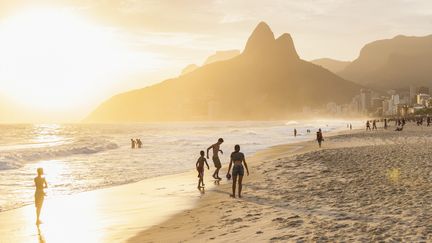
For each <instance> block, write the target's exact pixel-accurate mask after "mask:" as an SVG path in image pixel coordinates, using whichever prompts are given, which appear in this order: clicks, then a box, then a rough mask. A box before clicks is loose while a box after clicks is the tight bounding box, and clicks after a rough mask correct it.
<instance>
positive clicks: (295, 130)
mask: <svg viewBox="0 0 432 243" xmlns="http://www.w3.org/2000/svg"><path fill="white" fill-rule="evenodd" d="M294 137H297V129H295V128H294Z"/></svg>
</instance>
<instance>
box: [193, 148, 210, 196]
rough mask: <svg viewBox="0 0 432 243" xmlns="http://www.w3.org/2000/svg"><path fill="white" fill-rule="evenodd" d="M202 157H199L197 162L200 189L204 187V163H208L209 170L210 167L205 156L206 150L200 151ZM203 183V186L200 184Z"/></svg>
mask: <svg viewBox="0 0 432 243" xmlns="http://www.w3.org/2000/svg"><path fill="white" fill-rule="evenodd" d="M200 155H201V156H200V157H199V158H198V160H197V162H196V165H195V166H196V169H197V171H198V178H199V180H198V189H201V188H202V187H204V163H205V164H206V165H207V169H208V170H209V169H210V167H209V165H208V164H207V160H206V158H205V157H204V151H202V150H201V152H200ZM200 185H202V186H200Z"/></svg>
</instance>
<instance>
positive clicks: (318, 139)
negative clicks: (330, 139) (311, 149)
mask: <svg viewBox="0 0 432 243" xmlns="http://www.w3.org/2000/svg"><path fill="white" fill-rule="evenodd" d="M316 140H317V142H318V146H319V147H320V148H321V143H322V142H323V141H324V137H323V135H322V131H321V128H320V129H318V132H317V133H316Z"/></svg>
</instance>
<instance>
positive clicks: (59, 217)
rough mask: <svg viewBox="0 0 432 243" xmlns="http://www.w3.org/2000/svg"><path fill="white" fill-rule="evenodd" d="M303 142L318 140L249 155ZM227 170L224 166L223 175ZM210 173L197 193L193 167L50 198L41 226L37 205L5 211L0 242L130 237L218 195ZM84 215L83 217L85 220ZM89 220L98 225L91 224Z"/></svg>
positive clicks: (282, 151) (1, 217) (281, 150)
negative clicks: (36, 219) (37, 217)
mask: <svg viewBox="0 0 432 243" xmlns="http://www.w3.org/2000/svg"><path fill="white" fill-rule="evenodd" d="M341 130H343V129H342V128H341ZM353 131H354V130H353ZM345 132H346V131H345ZM348 132H349V131H348ZM340 133H343V132H341V131H340V130H339V129H338V130H335V131H332V132H329V133H328V135H327V136H326V137H329V136H334V135H335V134H340ZM330 134H333V135H330ZM304 143H314V141H313V140H312V141H306V142H305V141H302V142H295V143H289V144H284V145H275V146H271V147H269V148H266V149H263V150H259V151H258V152H255V153H254V155H253V156H251V157H250V158H251V159H252V160H251V159H249V161H250V162H249V163H251V162H252V161H253V160H254V159H253V158H255V157H256V158H263V157H262V156H266V154H267V155H268V154H269V153H270V154H274V153H275V152H274V151H278V153H280V156H284V154H285V153H290V152H289V151H288V152H287V151H285V149H286V148H287V147H291V148H292V149H294V150H299V149H301V147H302V146H303V145H302V144H304ZM270 151H272V152H270ZM260 156H261V157H260ZM251 164H253V162H252V163H251ZM224 169H225V170H226V168H224ZM225 170H222V173H224V172H225ZM210 171H211V170H210ZM210 171H206V179H205V180H206V184H207V187H206V189H207V193H206V194H200V193H199V192H197V190H196V182H197V181H196V174H195V173H196V172H195V171H194V170H192V171H189V172H184V173H180V174H174V175H166V176H161V177H155V178H149V179H144V180H141V181H138V182H134V183H129V184H123V185H118V186H113V187H108V188H102V189H98V190H93V191H87V192H81V193H77V194H73V195H67V196H62V197H58V198H47V199H46V201H45V205H44V208H43V212H42V220H43V221H44V219H45V221H44V224H42V225H41V227H40V228H37V227H36V226H35V225H34V217H35V216H34V206H33V205H27V206H24V207H20V208H16V209H12V210H7V211H3V212H1V213H0V235H1V236H0V242H10V241H13V242H29V241H34V239H35V238H38V239H39V240H40V241H42V240H44V241H48V242H53V241H54V242H56V241H60V240H61V241H62V242H65V239H68V241H67V242H80V240H86V241H91V242H95V241H97V242H111V241H121V242H123V241H127V240H129V239H131V238H133V237H134V236H136V235H137V234H139V233H140V232H141V231H142V230H145V229H150V228H151V227H156V226H158V225H160V224H163V223H164V222H166V221H167V220H170V219H171V218H172V217H175V216H176V215H177V214H179V213H182V212H185V211H187V210H193V209H194V208H195V207H196V206H197V204H198V203H200V201H201V200H199V199H202V198H206V197H210V196H211V194H214V191H216V186H215V185H213V180H212V179H210V178H209V172H210ZM224 183H226V180H223V181H222V183H221V186H222V187H223V186H225V185H226V184H225V185H224ZM131 202H133V203H131ZM173 205H175V206H173ZM64 209H67V210H66V211H65V210H64ZM74 212H77V213H74ZM80 215H81V216H83V217H82V219H80V218H81V217H80ZM77 217H78V218H77ZM80 221H83V222H87V223H84V224H82V225H79V226H76V225H71V222H80ZM90 222H92V223H93V224H97V225H98V226H95V225H91V223H90ZM59 227H61V228H59ZM59 232H61V235H59ZM76 232H80V234H81V236H77V234H76ZM42 242H43V241H42Z"/></svg>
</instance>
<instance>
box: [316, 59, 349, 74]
mask: <svg viewBox="0 0 432 243" xmlns="http://www.w3.org/2000/svg"><path fill="white" fill-rule="evenodd" d="M311 63H313V64H316V65H318V66H321V67H323V68H325V69H327V70H330V71H331V72H333V73H338V72H341V71H342V70H344V69H345V68H346V67H347V66H348V64H350V63H351V62H346V61H338V60H334V59H330V58H320V59H315V60H312V61H311Z"/></svg>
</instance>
